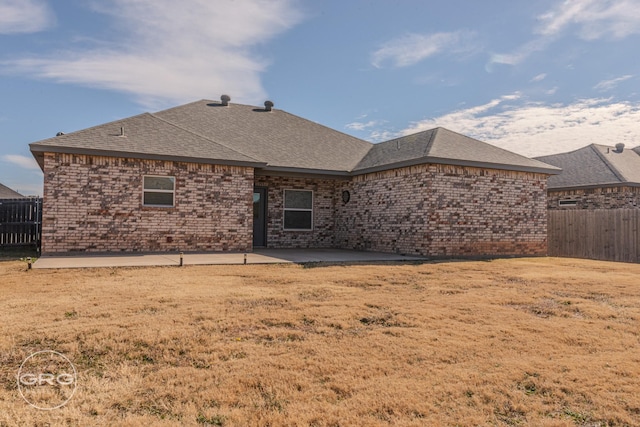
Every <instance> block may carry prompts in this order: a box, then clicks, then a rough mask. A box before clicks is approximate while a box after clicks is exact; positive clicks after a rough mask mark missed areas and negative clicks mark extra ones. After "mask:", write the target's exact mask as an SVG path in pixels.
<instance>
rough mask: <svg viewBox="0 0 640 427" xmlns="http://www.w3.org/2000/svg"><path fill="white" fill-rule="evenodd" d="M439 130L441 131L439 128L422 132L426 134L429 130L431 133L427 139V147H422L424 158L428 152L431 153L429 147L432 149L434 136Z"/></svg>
mask: <svg viewBox="0 0 640 427" xmlns="http://www.w3.org/2000/svg"><path fill="white" fill-rule="evenodd" d="M439 129H441V128H440V126H438V127H435V128H433V129H428V130H426V131H424V132H428V131H429V130H431V131H432V132H431V136H430V137H429V141H428V142H427V145H426V146H425V147H424V152H423V153H422V154H423V155H424V156H427V155H428V153H429V151H431V147H433V143H434V141H435V140H436V136H437V135H438V130H439Z"/></svg>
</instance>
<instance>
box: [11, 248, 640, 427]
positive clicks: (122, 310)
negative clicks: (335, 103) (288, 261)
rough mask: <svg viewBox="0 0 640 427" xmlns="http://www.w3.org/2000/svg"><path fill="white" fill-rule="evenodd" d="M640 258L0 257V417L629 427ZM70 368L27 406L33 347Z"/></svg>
mask: <svg viewBox="0 0 640 427" xmlns="http://www.w3.org/2000/svg"><path fill="white" fill-rule="evenodd" d="M639 320H640V265H634V264H621V263H608V262H597V261H587V260H573V259H556V258H533V259H503V260H493V261H473V262H441V263H424V264H405V265H392V264H386V265H350V266H339V265H328V266H327V265H314V266H307V267H303V266H296V265H277V266H274V265H271V266H255V265H254V266H201V267H183V268H179V267H166V268H119V269H87V270H53V271H43V270H32V271H26V265H25V264H24V263H20V262H16V261H4V262H0V330H1V334H0V425H1V426H13V425H29V426H34V425H37V426H44V425H52V426H53V425H81V426H89V425H124V426H138V425H141V426H143V425H144V426H164V425H225V426H267V425H270V426H293V425H296V426H297V425H299V426H349V425H366V426H386V425H392V426H424V425H443V426H454V425H460V426H472V425H477V426H494V425H495V426H502V425H532V426H637V425H640V340H639V336H640V335H639V333H640V328H639V325H640V324H639ZM44 349H53V350H56V351H59V352H61V353H63V354H65V355H66V356H67V357H68V358H69V359H70V360H71V361H72V362H73V363H74V364H75V366H76V368H77V370H78V374H79V378H78V390H77V392H76V394H75V395H74V396H73V397H72V399H71V400H70V401H69V403H68V404H67V405H66V406H64V407H62V408H60V409H56V410H53V411H40V410H36V409H34V408H32V407H30V406H28V405H27V404H26V403H25V402H24V401H23V400H22V398H21V397H20V395H19V393H18V387H17V382H16V376H17V371H18V368H19V366H20V364H21V363H22V361H23V359H24V358H25V357H27V356H28V355H29V354H31V353H32V352H34V351H38V350H44Z"/></svg>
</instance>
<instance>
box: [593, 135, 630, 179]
mask: <svg viewBox="0 0 640 427" xmlns="http://www.w3.org/2000/svg"><path fill="white" fill-rule="evenodd" d="M596 145H597V144H590V145H589V148H591V149H592V150H593V151H594V152H595V153H596V155H597V156H598V157H599V158H600V160H602V161H603V162H604V164H605V165H606V166H607V167H608V168H609V170H610V171H611V172H613V174H614V175H615V176H616V178H618V180H619V181H620V182H627V181H629V180H628V179H627V178H626V177H625V176H624V175H623V174H622V172H620V171H619V170H618V168H616V167H615V166H614V165H613V163H611V162H610V161H609V159H607V158H606V157H605V156H604V155H603V154H602V153H601V152H600V150H598V149H597V148H596ZM605 147H607V148H611V147H608V146H605Z"/></svg>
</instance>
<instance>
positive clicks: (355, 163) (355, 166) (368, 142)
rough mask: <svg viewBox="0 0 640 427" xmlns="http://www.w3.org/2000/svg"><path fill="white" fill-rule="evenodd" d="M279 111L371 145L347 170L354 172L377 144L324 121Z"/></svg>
mask: <svg viewBox="0 0 640 427" xmlns="http://www.w3.org/2000/svg"><path fill="white" fill-rule="evenodd" d="M278 111H279V112H281V113H284V114H287V115H289V116H292V117H295V118H297V119H301V120H306V121H308V122H311V123H314V124H316V125H318V126H322V127H323V128H326V129H329V130H331V131H333V132H337V133H339V134H341V135H345V136H348V137H349V138H353V139H356V140H358V141H360V142H364V143H367V144H369V147H367V151H366V152H365V153H364V154H363V155H362V157H360V158H356V160H355V162H354V163H353V164H352V165H351V166H350V167H349V169H347V172H352V171H353V170H355V169H356V168H357V167H358V165H359V164H360V162H361V161H362V160H364V158H365V157H366V156H367V154H369V151H371V149H373V147H374V146H375V145H376V144H374V143H373V142H370V141H367V140H365V139H362V138H358V137H357V136H353V135H349V134H348V133H346V132H342V131H340V130H337V129H333V128H330V127H329V126H326V125H323V124H322V123H318V122H316V121H313V120H309V119H306V118H304V117H300V116H298V115H296V114H293V113H290V112H288V111H286V110H281V109H278ZM354 157H355V156H354Z"/></svg>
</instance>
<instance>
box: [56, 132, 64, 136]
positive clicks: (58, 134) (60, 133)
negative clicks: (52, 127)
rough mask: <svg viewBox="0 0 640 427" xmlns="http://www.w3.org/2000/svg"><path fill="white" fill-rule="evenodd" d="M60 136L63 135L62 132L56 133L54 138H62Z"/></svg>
mask: <svg viewBox="0 0 640 427" xmlns="http://www.w3.org/2000/svg"><path fill="white" fill-rule="evenodd" d="M62 135H64V132H58V133H56V136H62Z"/></svg>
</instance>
